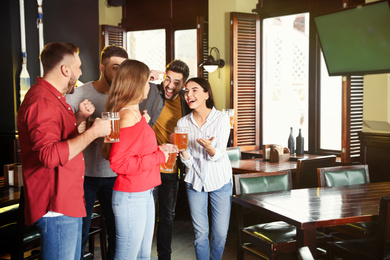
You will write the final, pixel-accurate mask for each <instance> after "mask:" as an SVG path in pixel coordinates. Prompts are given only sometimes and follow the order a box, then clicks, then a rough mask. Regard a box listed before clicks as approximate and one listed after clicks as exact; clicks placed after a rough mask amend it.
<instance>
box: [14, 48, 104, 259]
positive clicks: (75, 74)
mask: <svg viewBox="0 0 390 260" xmlns="http://www.w3.org/2000/svg"><path fill="white" fill-rule="evenodd" d="M78 51H79V49H78V47H77V46H76V45H74V44H72V43H63V42H54V43H49V44H47V45H46V46H45V48H44V49H43V51H42V53H41V61H42V65H43V71H44V73H43V77H42V78H40V77H38V78H37V81H36V83H35V84H34V85H33V86H32V87H31V89H30V90H29V91H28V92H27V94H26V96H25V98H24V101H23V103H22V105H21V106H20V108H19V111H18V116H17V122H18V134H19V141H20V151H21V159H22V167H23V181H24V191H25V200H26V209H25V211H26V224H28V225H30V224H33V223H35V224H36V225H37V226H38V228H39V229H40V231H41V235H42V238H41V244H42V258H43V259H51V260H52V259H59V257H61V259H77V260H79V259H80V252H81V249H80V247H81V226H82V217H84V216H85V215H86V213H85V202H84V191H83V181H84V168H85V167H84V157H83V154H82V153H81V152H82V151H83V150H84V149H85V148H86V147H87V146H88V145H89V144H90V143H91V142H92V141H93V140H95V139H96V138H98V137H102V136H105V135H108V134H109V133H110V132H111V127H110V122H109V121H108V120H100V119H97V120H95V123H94V124H93V125H92V127H90V128H89V129H88V130H86V131H85V132H83V133H82V134H79V133H78V131H77V126H78V123H80V122H76V117H75V115H74V114H73V110H72V108H71V107H70V105H69V104H68V103H66V100H65V97H64V95H63V94H64V93H65V94H66V93H72V92H73V89H74V86H75V84H76V82H77V80H78V78H79V77H80V76H81V61H80V58H79V55H78ZM94 109H95V107H94V106H93V105H92V103H91V102H90V101H88V100H83V101H82V102H81V103H80V105H79V113H83V114H84V115H85V116H89V115H90V114H92V113H93V111H94Z"/></svg>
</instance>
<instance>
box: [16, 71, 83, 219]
mask: <svg viewBox="0 0 390 260" xmlns="http://www.w3.org/2000/svg"><path fill="white" fill-rule="evenodd" d="M17 122H18V134H19V142H20V151H21V159H22V168H23V181H24V190H25V199H26V213H25V214H26V224H28V225H29V224H32V223H34V222H35V221H37V220H38V219H40V218H41V217H42V216H43V215H45V214H46V213H47V212H48V211H54V212H58V213H62V214H64V215H66V216H70V217H84V216H86V213H85V200H84V190H83V183H84V170H85V166H84V157H83V154H82V153H80V154H78V155H77V156H76V157H74V158H73V159H72V160H70V161H69V160H68V159H69V145H68V142H67V140H68V139H72V138H74V137H75V136H76V135H77V134H78V133H77V129H76V118H75V116H74V114H73V110H72V108H71V107H70V106H69V105H68V103H66V100H65V97H64V96H63V95H62V94H61V93H60V92H59V91H58V90H57V89H56V88H54V87H53V86H52V85H51V84H50V83H48V82H47V81H45V80H43V79H42V78H38V79H37V82H36V83H35V84H34V85H33V86H32V87H31V89H30V90H29V91H28V93H27V94H26V96H25V99H24V101H23V103H22V105H21V106H20V108H19V111H18V117H17Z"/></svg>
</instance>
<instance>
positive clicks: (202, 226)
mask: <svg viewBox="0 0 390 260" xmlns="http://www.w3.org/2000/svg"><path fill="white" fill-rule="evenodd" d="M186 190H187V196H188V203H189V206H190V211H191V218H192V224H193V226H194V231H195V254H196V259H198V260H206V259H211V260H220V259H222V254H223V250H224V248H225V242H226V237H227V233H228V229H229V219H230V209H231V201H232V190H233V185H232V183H231V182H230V183H228V184H225V185H224V186H223V187H222V188H220V189H218V190H215V191H211V192H204V191H201V192H199V191H196V190H194V189H193V188H192V185H191V184H190V183H186ZM209 198H210V205H211V239H210V240H211V242H209V218H208V212H207V211H208V199H209Z"/></svg>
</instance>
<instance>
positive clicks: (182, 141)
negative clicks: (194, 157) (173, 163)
mask: <svg viewBox="0 0 390 260" xmlns="http://www.w3.org/2000/svg"><path fill="white" fill-rule="evenodd" d="M174 143H175V144H176V145H177V148H178V149H179V151H184V150H185V149H187V145H188V129H187V127H175V137H174Z"/></svg>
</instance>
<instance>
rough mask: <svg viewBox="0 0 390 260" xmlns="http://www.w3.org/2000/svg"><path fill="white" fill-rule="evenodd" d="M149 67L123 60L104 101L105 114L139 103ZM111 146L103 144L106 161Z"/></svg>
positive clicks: (134, 61)
mask: <svg viewBox="0 0 390 260" xmlns="http://www.w3.org/2000/svg"><path fill="white" fill-rule="evenodd" d="M149 74H150V71H149V67H148V66H147V65H146V64H144V63H143V62H140V61H137V60H125V61H124V62H123V63H122V64H121V65H120V67H119V69H118V70H117V72H116V74H115V77H114V80H113V81H112V84H111V87H110V91H109V92H108V97H107V99H106V104H105V111H106V112H119V111H120V110H121V109H122V108H124V107H125V106H126V105H135V104H139V103H141V101H142V100H143V98H144V91H145V84H146V82H147V81H148V80H149ZM110 151H111V144H107V143H103V146H102V155H103V157H104V158H106V159H107V160H108V158H109V156H110Z"/></svg>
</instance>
